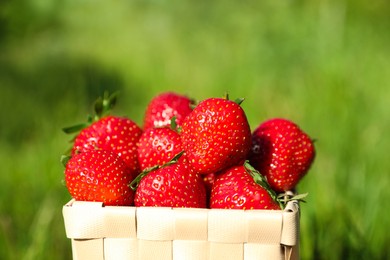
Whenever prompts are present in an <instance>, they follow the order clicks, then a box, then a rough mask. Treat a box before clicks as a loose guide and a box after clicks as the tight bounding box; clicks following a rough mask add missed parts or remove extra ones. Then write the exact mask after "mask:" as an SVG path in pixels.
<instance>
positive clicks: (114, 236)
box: [63, 200, 299, 260]
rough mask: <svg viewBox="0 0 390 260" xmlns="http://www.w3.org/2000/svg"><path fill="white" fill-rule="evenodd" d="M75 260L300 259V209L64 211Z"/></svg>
mask: <svg viewBox="0 0 390 260" xmlns="http://www.w3.org/2000/svg"><path fill="white" fill-rule="evenodd" d="M63 216H64V220H65V229H66V235H67V237H68V238H70V239H71V241H72V252H73V259H74V260H84V259H85V260H91V259H93V260H100V259H101V260H103V259H104V260H120V259H131V260H133V259H142V260H143V259H151V260H155V259H159V260H165V259H166V260H172V259H174V260H192V259H199V260H207V259H217V260H218V259H223V260H228V259H232V260H236V259H237V260H242V259H244V260H255V259H256V260H258V259H267V260H269V259H294V260H295V259H299V205H298V203H297V202H296V201H290V202H289V203H288V204H287V207H286V208H285V210H274V211H271V210H246V211H245V210H222V209H185V208H161V207H140V208H137V207H108V206H107V207H103V205H102V203H99V202H80V201H75V200H71V201H70V202H69V203H67V204H66V205H65V206H64V207H63Z"/></svg>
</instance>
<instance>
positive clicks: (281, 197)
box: [244, 160, 308, 209]
mask: <svg viewBox="0 0 390 260" xmlns="http://www.w3.org/2000/svg"><path fill="white" fill-rule="evenodd" d="M244 167H245V169H246V171H247V172H248V173H249V174H250V175H251V176H252V177H253V180H254V181H255V182H256V183H257V184H258V185H260V186H261V187H263V188H264V189H265V190H266V191H267V192H268V194H269V195H270V196H271V198H272V199H273V200H274V201H275V202H277V203H278V204H279V206H280V208H281V209H284V208H285V207H286V205H287V203H288V202H289V201H292V200H296V201H299V202H306V201H305V200H304V198H306V197H307V195H308V193H302V194H294V193H292V192H291V191H288V192H284V193H280V194H277V193H276V192H275V191H274V190H273V189H272V188H271V186H270V185H269V184H268V181H267V178H266V177H265V176H264V175H262V174H261V173H260V172H259V171H258V170H256V169H255V168H254V167H253V166H252V165H251V164H250V163H249V161H248V160H246V161H245V162H244Z"/></svg>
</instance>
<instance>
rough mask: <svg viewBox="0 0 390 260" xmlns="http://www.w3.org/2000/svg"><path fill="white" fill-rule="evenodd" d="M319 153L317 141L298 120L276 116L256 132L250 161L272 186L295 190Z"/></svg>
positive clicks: (284, 189) (276, 188) (280, 190)
mask: <svg viewBox="0 0 390 260" xmlns="http://www.w3.org/2000/svg"><path fill="white" fill-rule="evenodd" d="M315 153H316V152H315V147H314V144H313V141H312V140H311V138H310V137H309V136H308V135H307V134H306V133H305V132H303V131H302V130H301V129H300V128H299V126H298V125H297V124H295V123H294V122H292V121H290V120H287V119H283V118H273V119H270V120H267V121H265V122H264V123H262V124H260V125H259V126H258V127H257V128H256V129H255V131H254V132H253V134H252V148H251V152H250V154H249V161H250V163H251V165H252V166H253V167H254V168H255V169H257V170H258V171H259V172H260V173H261V174H263V175H264V176H266V178H267V181H268V183H269V185H270V186H271V188H272V189H274V190H275V191H277V192H284V191H288V190H293V189H294V188H295V187H296V185H297V184H298V183H299V181H300V180H301V179H302V178H303V177H304V176H305V175H306V173H307V172H308V170H309V169H310V167H311V165H312V163H313V161H314V158H315Z"/></svg>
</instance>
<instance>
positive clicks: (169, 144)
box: [137, 128, 184, 170]
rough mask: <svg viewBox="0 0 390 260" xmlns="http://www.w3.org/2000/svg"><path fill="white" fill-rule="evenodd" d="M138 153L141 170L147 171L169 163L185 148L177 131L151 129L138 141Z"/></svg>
mask: <svg viewBox="0 0 390 260" xmlns="http://www.w3.org/2000/svg"><path fill="white" fill-rule="evenodd" d="M137 151H138V161H139V165H140V168H141V170H145V169H147V168H149V167H153V166H155V165H163V164H165V163H167V162H169V161H170V160H171V159H172V158H173V157H174V156H175V155H177V154H178V153H179V152H181V151H183V148H182V145H181V139H180V135H179V134H178V133H177V132H176V131H174V130H172V129H170V128H149V129H146V130H145V131H144V132H143V134H142V135H141V138H140V139H139V140H138V144H137ZM183 158H184V157H183ZM179 160H180V159H179Z"/></svg>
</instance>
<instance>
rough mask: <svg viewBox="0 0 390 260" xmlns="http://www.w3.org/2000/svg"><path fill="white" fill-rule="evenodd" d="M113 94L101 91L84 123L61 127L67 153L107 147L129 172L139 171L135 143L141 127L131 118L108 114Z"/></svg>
mask: <svg viewBox="0 0 390 260" xmlns="http://www.w3.org/2000/svg"><path fill="white" fill-rule="evenodd" d="M116 98H117V93H113V94H111V95H109V94H108V93H107V92H106V93H104V96H103V97H99V98H98V99H97V100H96V101H95V104H94V112H95V114H94V116H90V117H89V119H88V122H87V123H83V124H78V125H75V126H71V127H66V128H63V131H64V132H65V133H67V134H70V133H76V136H75V137H74V138H73V139H72V149H71V155H75V154H77V153H82V152H86V151H91V150H96V149H100V150H111V151H114V152H115V153H117V154H118V155H119V156H120V157H121V158H122V159H123V160H124V161H125V162H126V163H127V164H128V165H129V167H130V168H131V169H132V170H133V171H139V165H138V154H137V142H138V139H139V138H140V136H141V134H142V129H141V128H140V127H139V126H138V125H137V124H136V123H135V122H133V121H132V120H131V119H129V118H126V117H118V116H112V115H110V112H111V109H112V108H113V106H114V105H115V104H116Z"/></svg>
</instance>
